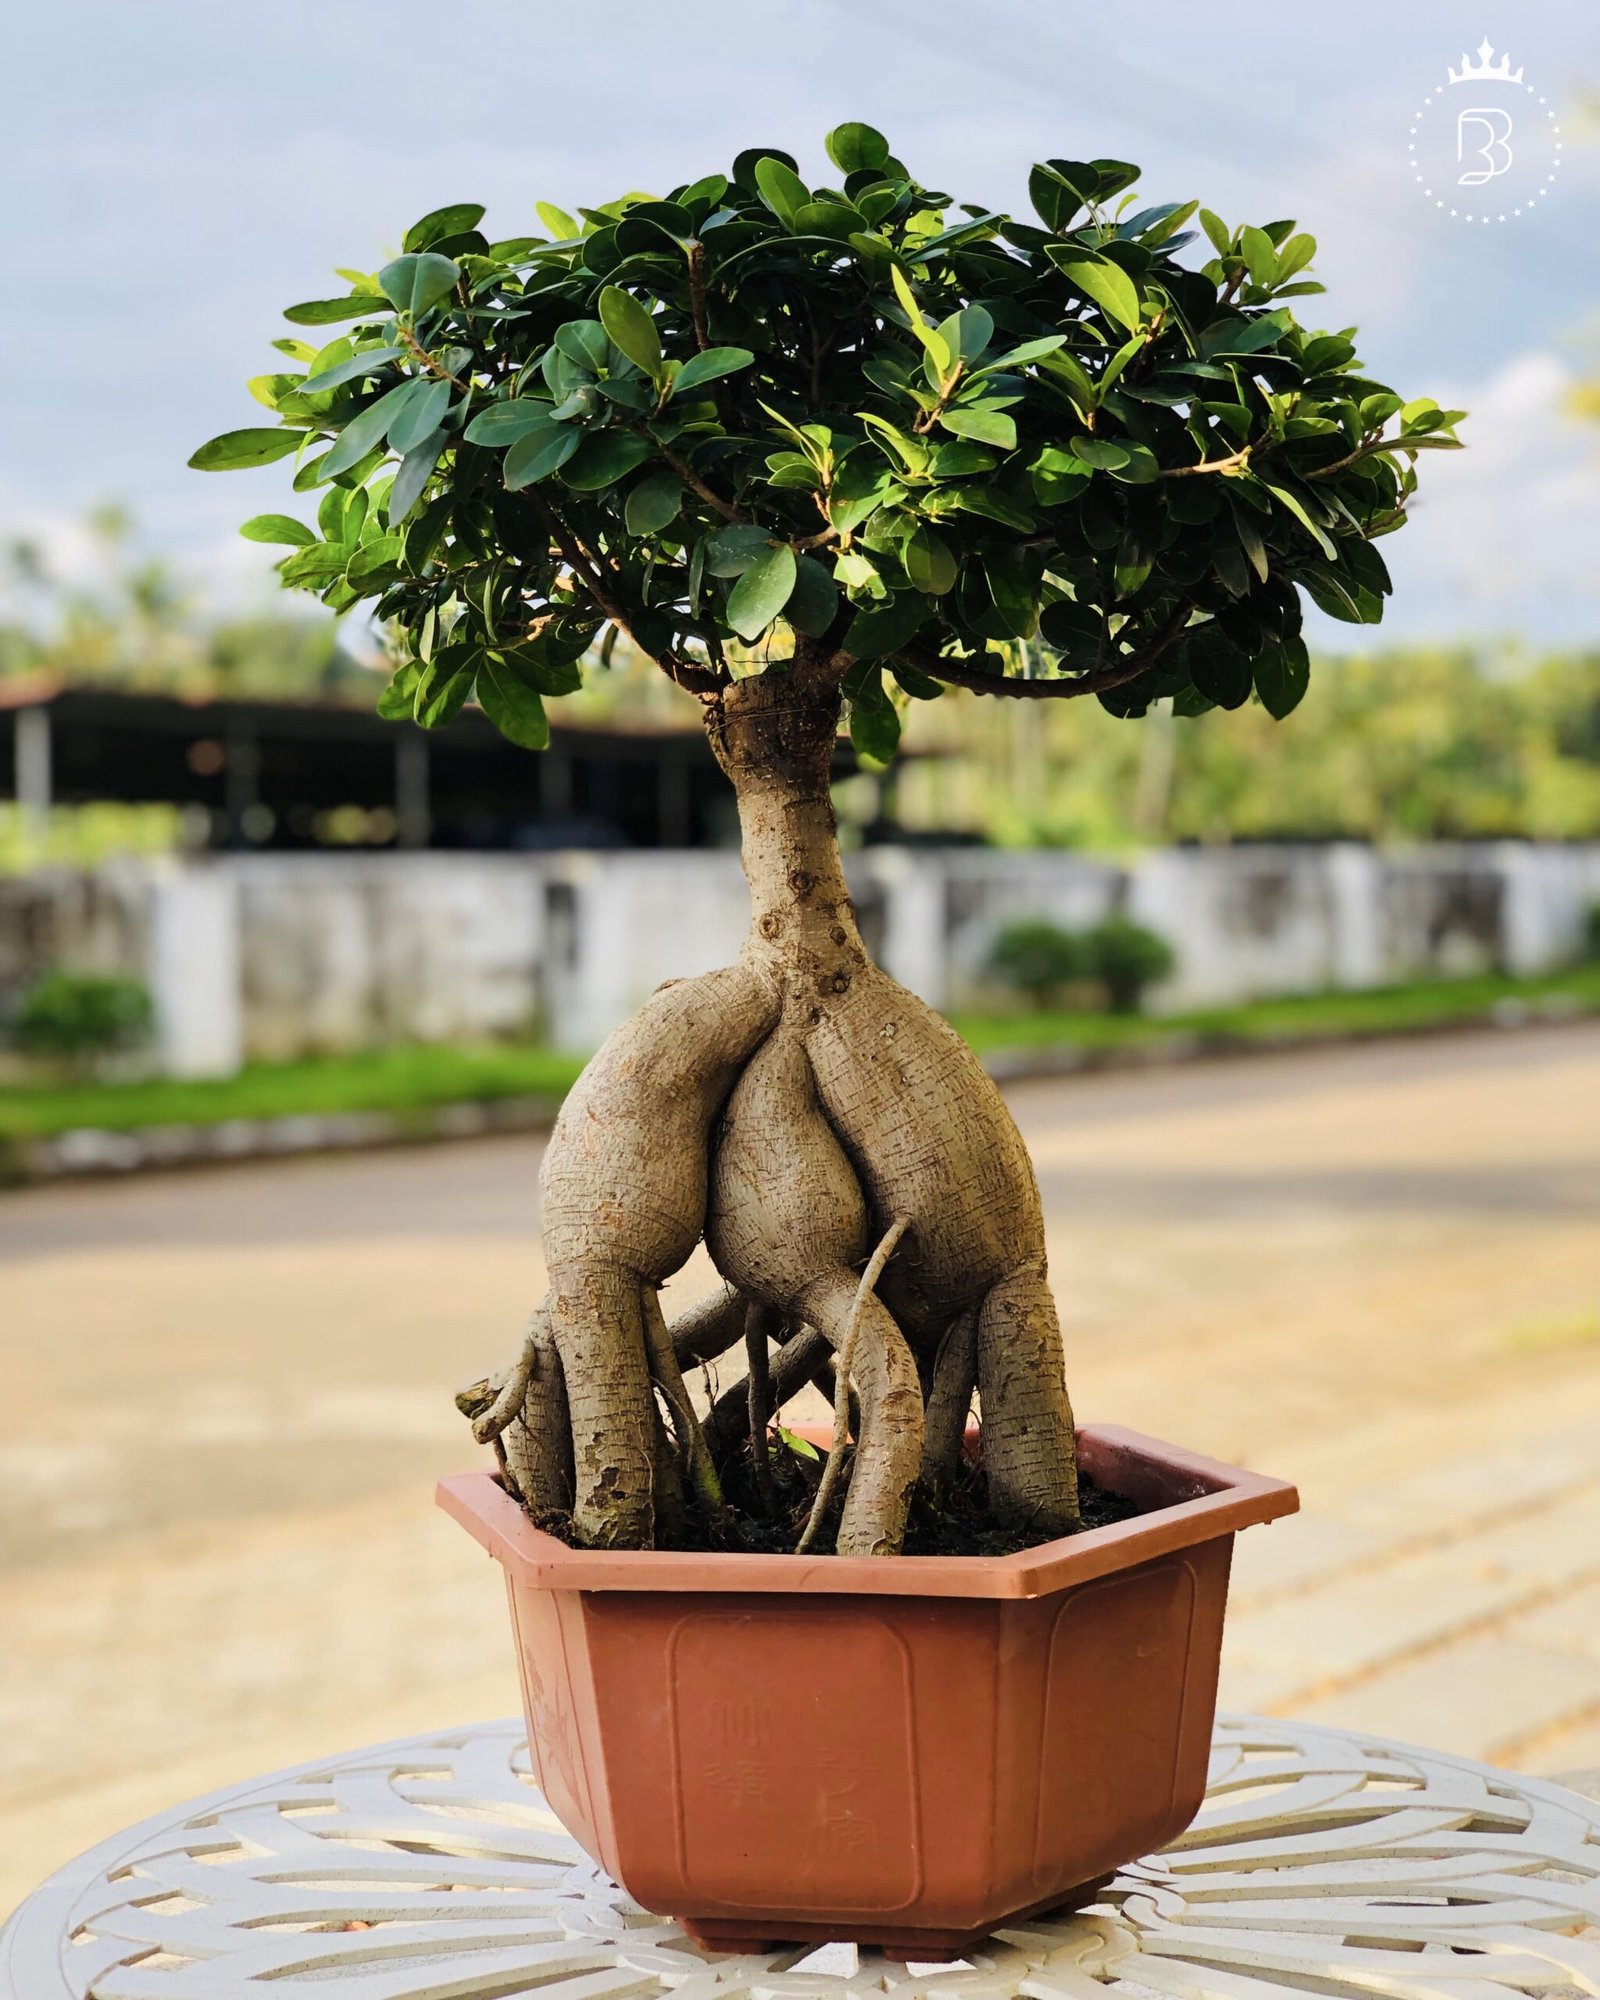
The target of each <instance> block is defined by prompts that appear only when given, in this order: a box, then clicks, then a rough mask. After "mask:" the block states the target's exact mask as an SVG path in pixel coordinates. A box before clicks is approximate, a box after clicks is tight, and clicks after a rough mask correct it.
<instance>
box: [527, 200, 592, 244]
mask: <svg viewBox="0 0 1600 2000" xmlns="http://www.w3.org/2000/svg"><path fill="white" fill-rule="evenodd" d="M533 212H534V214H535V215H537V216H538V218H539V226H540V228H541V229H548V230H549V232H550V234H551V236H552V238H553V239H554V240H555V241H556V242H557V243H569V242H571V240H572V238H573V237H574V236H577V235H580V234H581V233H582V231H581V229H580V227H579V225H578V223H577V222H575V221H574V220H573V218H572V217H571V216H570V215H568V213H567V211H566V210H565V209H564V208H557V207H556V205H555V203H554V202H552V201H536V202H535V203H534V204H533Z"/></svg>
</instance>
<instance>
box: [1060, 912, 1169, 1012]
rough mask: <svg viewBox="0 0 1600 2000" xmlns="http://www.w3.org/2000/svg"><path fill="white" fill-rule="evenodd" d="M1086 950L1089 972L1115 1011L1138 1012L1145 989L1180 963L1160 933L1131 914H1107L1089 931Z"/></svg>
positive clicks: (1085, 939)
mask: <svg viewBox="0 0 1600 2000" xmlns="http://www.w3.org/2000/svg"><path fill="white" fill-rule="evenodd" d="M1083 952H1084V960H1085V964H1086V966H1087V968H1088V970H1089V972H1090V974H1091V975H1092V976H1093V977H1094V978H1096V979H1098V980H1099V982H1100V984H1101V985H1102V986H1103V987H1104V988H1105V995H1106V1004H1107V1006H1109V1007H1110V1009H1111V1011H1112V1013H1113V1014H1137V1013H1138V1011H1139V1009H1140V1007H1141V1006H1142V1005H1143V1004H1144V990H1145V988H1146V987H1147V986H1153V985H1154V984H1155V982H1156V981H1157V980H1158V979H1165V978H1166V976H1167V974H1168V973H1169V972H1171V971H1172V969H1173V967H1174V966H1175V965H1176V964H1177V962H1178V960H1177V954H1176V953H1175V952H1174V951H1173V949H1172V946H1171V945H1170V944H1168V943H1167V941H1166V939H1165V938H1164V937H1162V936H1161V935H1160V933H1159V932H1157V931H1153V930H1151V929H1149V928H1148V927H1147V926H1146V925H1144V924H1136V923H1135V922H1134V921H1133V919H1132V918H1131V917H1107V918H1106V920H1105V921H1104V923H1099V924H1096V925H1095V926H1094V927H1093V928H1092V929H1091V930H1088V931H1086V932H1085V933H1084V938H1083Z"/></svg>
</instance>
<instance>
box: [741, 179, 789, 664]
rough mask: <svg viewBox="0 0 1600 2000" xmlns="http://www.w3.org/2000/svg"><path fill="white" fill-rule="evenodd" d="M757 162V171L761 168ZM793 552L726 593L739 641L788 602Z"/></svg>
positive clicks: (756, 566)
mask: <svg viewBox="0 0 1600 2000" xmlns="http://www.w3.org/2000/svg"><path fill="white" fill-rule="evenodd" d="M766 164H767V162H766V161H765V160H763V161H761V162H760V163H759V165H758V167H757V172H758V173H759V171H760V168H761V167H762V166H765V165H766ZM795 574H796V566H795V555H794V550H793V549H791V548H789V547H788V546H787V544H785V543H781V542H779V543H774V544H773V545H772V546H771V547H769V548H768V549H767V550H766V552H765V553H764V554H762V555H759V556H757V557H756V559H755V561H754V562H753V563H751V565H750V567H749V568H748V569H747V570H746V571H745V573H744V574H743V576H741V577H740V578H739V580H738V582H737V583H736V584H735V585H734V586H733V588H732V590H730V591H729V592H728V623H729V624H730V625H731V626H732V627H733V629H734V631H735V632H737V633H738V634H739V636H740V638H741V639H757V638H759V637H760V636H761V634H762V633H763V632H764V631H765V630H766V629H767V627H768V626H769V625H770V624H771V623H772V621H773V619H774V618H776V617H777V615H778V613H779V612H780V611H781V610H782V609H783V607H784V606H785V605H786V604H787V603H788V601H789V595H790V592H791V591H792V590H793V589H794V585H795Z"/></svg>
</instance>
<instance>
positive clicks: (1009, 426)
mask: <svg viewBox="0 0 1600 2000" xmlns="http://www.w3.org/2000/svg"><path fill="white" fill-rule="evenodd" d="M939 421H940V423H941V424H943V425H944V427H945V429H946V430H947V431H954V432H955V434H956V436H957V437H964V438H971V439H972V441H973V443H974V444H992V445H994V446H996V447H997V448H998V449H999V450H1001V451H1014V450H1015V449H1016V443H1017V426H1016V424H1015V422H1014V421H1013V419H1012V418H1011V417H1009V416H1007V414H1006V413H1005V411H1004V410H985V409H961V408H956V409H954V410H946V411H945V412H944V413H943V415H942V416H941V417H940V418H939Z"/></svg>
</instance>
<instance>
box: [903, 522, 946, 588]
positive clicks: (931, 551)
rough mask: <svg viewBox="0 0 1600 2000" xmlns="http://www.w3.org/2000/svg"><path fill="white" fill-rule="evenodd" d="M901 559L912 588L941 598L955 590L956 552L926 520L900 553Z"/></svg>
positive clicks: (920, 524)
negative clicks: (947, 592) (948, 591)
mask: <svg viewBox="0 0 1600 2000" xmlns="http://www.w3.org/2000/svg"><path fill="white" fill-rule="evenodd" d="M900 559H901V561H902V562H903V563H904V564H905V571H906V575H907V576H908V577H910V579H911V582H912V585H913V587H914V588H915V589H917V590H920V591H922V592H924V593H925V594H926V595H927V596H929V597H943V596H944V594H945V592H946V591H947V590H951V589H953V588H954V587H955V580H956V558H955V552H954V550H953V549H952V548H951V547H950V544H949V543H948V542H947V541H945V539H944V538H943V536H942V535H939V534H936V533H935V531H934V530H933V529H932V528H930V527H929V526H928V525H927V523H926V522H925V521H924V522H919V523H918V525H917V528H916V530H915V532H914V533H913V534H912V535H911V537H910V539H909V540H908V541H907V542H906V545H905V547H904V548H903V549H902V550H901V552H900Z"/></svg>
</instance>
